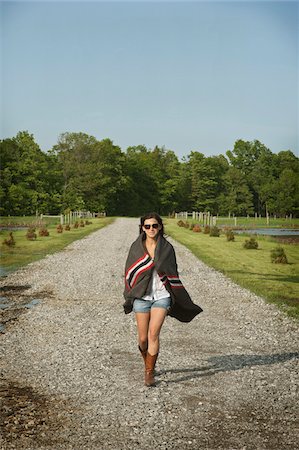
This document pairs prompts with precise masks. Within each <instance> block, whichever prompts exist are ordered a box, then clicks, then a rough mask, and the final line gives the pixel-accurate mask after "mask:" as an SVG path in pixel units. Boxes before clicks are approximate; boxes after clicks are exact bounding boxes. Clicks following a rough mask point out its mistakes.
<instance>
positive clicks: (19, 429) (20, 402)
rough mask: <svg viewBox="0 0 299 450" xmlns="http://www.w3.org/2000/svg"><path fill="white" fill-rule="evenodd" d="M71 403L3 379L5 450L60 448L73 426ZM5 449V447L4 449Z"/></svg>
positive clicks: (0, 408)
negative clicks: (71, 422) (67, 430)
mask: <svg viewBox="0 0 299 450" xmlns="http://www.w3.org/2000/svg"><path fill="white" fill-rule="evenodd" d="M69 408H70V406H69V404H68V401H67V400H64V399H59V398H58V397H55V396H52V397H48V396H46V395H43V394H40V393H39V392H37V391H35V390H34V389H33V388H32V387H31V386H27V385H21V384H19V383H18V382H15V381H12V380H6V379H3V378H2V377H0V436H1V437H2V438H3V440H4V442H5V447H4V448H5V449H16V448H18V449H26V448H30V449H37V450H38V449H40V448H42V447H44V446H47V448H48V446H49V447H51V448H58V447H60V446H61V445H63V444H66V442H65V440H64V438H63V437H61V436H60V434H62V433H63V430H64V429H65V428H68V427H69V426H70V420H69V418H67V417H66V415H67V412H68V410H69ZM1 448H3V447H1Z"/></svg>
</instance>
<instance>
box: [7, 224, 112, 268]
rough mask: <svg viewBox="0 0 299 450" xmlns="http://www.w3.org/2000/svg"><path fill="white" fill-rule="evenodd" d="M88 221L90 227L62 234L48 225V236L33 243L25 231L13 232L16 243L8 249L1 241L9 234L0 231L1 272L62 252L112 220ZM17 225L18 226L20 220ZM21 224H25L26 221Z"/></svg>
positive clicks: (73, 229) (38, 238)
mask: <svg viewBox="0 0 299 450" xmlns="http://www.w3.org/2000/svg"><path fill="white" fill-rule="evenodd" d="M19 219H20V218H19ZM21 219H23V218H21ZM1 220H2V219H1ZM88 220H89V221H90V222H92V223H91V224H90V225H86V226H85V227H84V228H83V227H79V228H71V230H70V231H63V233H57V231H56V224H54V225H53V224H50V225H48V226H47V229H48V231H49V232H50V235H49V236H47V237H40V236H37V239H36V240H35V241H29V240H28V239H27V238H26V230H18V231H13V237H14V239H15V241H16V245H15V246H14V247H8V246H6V245H4V244H3V241H4V239H5V238H7V237H8V234H9V232H8V231H0V244H1V268H2V272H3V273H4V274H5V273H8V272H10V271H12V270H15V269H17V268H19V267H21V266H24V265H26V264H29V263H31V262H33V261H36V260H38V259H41V258H44V257H45V256H46V255H48V254H51V253H54V252H57V251H59V250H62V249H63V248H64V247H65V246H67V245H68V244H70V243H71V242H73V241H75V240H77V239H82V238H83V237H85V236H87V235H88V234H90V233H92V232H93V231H96V230H99V229H100V228H103V227H104V226H106V225H108V224H109V223H111V222H113V220H114V218H112V217H103V218H97V219H88ZM2 223H3V222H2ZM17 223H18V224H20V223H21V220H19V221H18V222H17ZM23 223H26V221H24V222H23ZM27 223H32V218H31V220H28V221H27ZM36 234H37V235H38V229H36Z"/></svg>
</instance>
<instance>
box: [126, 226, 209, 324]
mask: <svg viewBox="0 0 299 450" xmlns="http://www.w3.org/2000/svg"><path fill="white" fill-rule="evenodd" d="M143 241H144V233H141V234H140V235H139V237H138V238H137V239H136V241H134V242H133V244H132V245H131V248H130V251H129V254H128V258H127V261H126V267H125V290H124V297H125V303H124V305H123V306H124V311H125V313H126V314H129V313H130V312H131V311H132V309H133V302H134V299H135V298H142V297H143V296H144V295H145V294H147V293H148V291H149V289H150V284H151V283H150V281H151V278H152V272H153V269H154V268H155V269H156V271H157V272H158V274H159V276H160V279H161V281H162V283H163V284H164V285H165V287H166V289H167V290H168V292H169V293H170V296H171V307H170V310H169V312H168V315H169V316H171V317H175V318H176V319H178V320H179V321H180V322H190V321H191V320H192V319H193V318H194V317H195V316H196V315H197V314H199V313H200V312H201V311H202V309H201V307H200V306H198V305H195V304H194V303H193V301H192V300H191V298H190V296H189V294H188V292H187V291H186V289H185V288H184V286H183V284H182V282H181V280H180V278H179V275H178V269H177V263H176V256H175V251H174V248H173V246H172V245H171V244H170V243H169V242H168V241H167V240H166V239H165V238H164V237H163V236H159V237H158V241H157V247H156V250H155V258H154V259H152V258H151V257H150V255H149V254H148V253H147V251H146V249H145V247H144V245H143Z"/></svg>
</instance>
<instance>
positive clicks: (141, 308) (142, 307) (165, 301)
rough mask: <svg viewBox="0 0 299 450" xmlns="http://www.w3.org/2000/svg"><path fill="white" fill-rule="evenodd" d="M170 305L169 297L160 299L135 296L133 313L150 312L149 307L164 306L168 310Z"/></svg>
mask: <svg viewBox="0 0 299 450" xmlns="http://www.w3.org/2000/svg"><path fill="white" fill-rule="evenodd" d="M170 306H171V298H170V297H165V298H160V300H143V299H142V298H135V300H134V303H133V311H134V312H135V313H136V312H137V313H140V312H141V313H143V312H145V313H146V312H150V310H151V308H164V309H166V310H167V311H168V310H169V309H170Z"/></svg>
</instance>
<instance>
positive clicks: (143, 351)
mask: <svg viewBox="0 0 299 450" xmlns="http://www.w3.org/2000/svg"><path fill="white" fill-rule="evenodd" d="M138 348H139V351H140V353H141V356H142V358H143V361H144V366H145V361H146V354H147V348H146V349H145V350H142V348H141V347H140V345H138Z"/></svg>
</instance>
